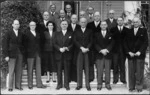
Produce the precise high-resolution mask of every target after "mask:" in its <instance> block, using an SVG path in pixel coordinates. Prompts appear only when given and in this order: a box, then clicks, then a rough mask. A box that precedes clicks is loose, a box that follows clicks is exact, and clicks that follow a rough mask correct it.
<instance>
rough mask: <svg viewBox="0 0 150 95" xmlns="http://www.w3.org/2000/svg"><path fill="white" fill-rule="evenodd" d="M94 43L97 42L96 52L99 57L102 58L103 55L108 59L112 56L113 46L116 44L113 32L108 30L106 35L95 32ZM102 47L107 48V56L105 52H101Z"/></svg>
mask: <svg viewBox="0 0 150 95" xmlns="http://www.w3.org/2000/svg"><path fill="white" fill-rule="evenodd" d="M100 31H101V30H100ZM94 43H95V49H96V51H97V53H96V58H97V59H102V58H103V57H105V58H107V59H111V58H112V48H113V45H114V40H113V35H112V33H111V32H109V31H108V30H107V32H106V35H105V37H103V35H102V33H101V32H97V33H95V40H94ZM102 49H107V50H108V51H109V53H108V54H107V55H106V56H104V55H103V54H101V53H99V51H100V50H102Z"/></svg>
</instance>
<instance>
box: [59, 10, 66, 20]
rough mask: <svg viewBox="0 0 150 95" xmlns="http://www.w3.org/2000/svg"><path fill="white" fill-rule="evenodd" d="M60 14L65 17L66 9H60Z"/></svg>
mask: <svg viewBox="0 0 150 95" xmlns="http://www.w3.org/2000/svg"><path fill="white" fill-rule="evenodd" d="M59 15H60V17H61V18H64V17H65V11H64V10H60V11H59Z"/></svg>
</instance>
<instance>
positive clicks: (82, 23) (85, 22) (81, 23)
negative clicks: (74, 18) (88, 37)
mask: <svg viewBox="0 0 150 95" xmlns="http://www.w3.org/2000/svg"><path fill="white" fill-rule="evenodd" d="M80 25H81V27H82V28H86V25H87V19H86V18H84V17H82V18H80Z"/></svg>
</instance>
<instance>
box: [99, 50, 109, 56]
mask: <svg viewBox="0 0 150 95" xmlns="http://www.w3.org/2000/svg"><path fill="white" fill-rule="evenodd" d="M99 53H102V54H103V55H104V56H106V55H107V54H108V53H109V51H108V50H107V49H102V50H100V51H99Z"/></svg>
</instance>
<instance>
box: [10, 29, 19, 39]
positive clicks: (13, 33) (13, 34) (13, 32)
mask: <svg viewBox="0 0 150 95" xmlns="http://www.w3.org/2000/svg"><path fill="white" fill-rule="evenodd" d="M18 35H19V34H18ZM12 36H14V37H15V38H16V37H17V36H16V34H15V31H14V30H12Z"/></svg>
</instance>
